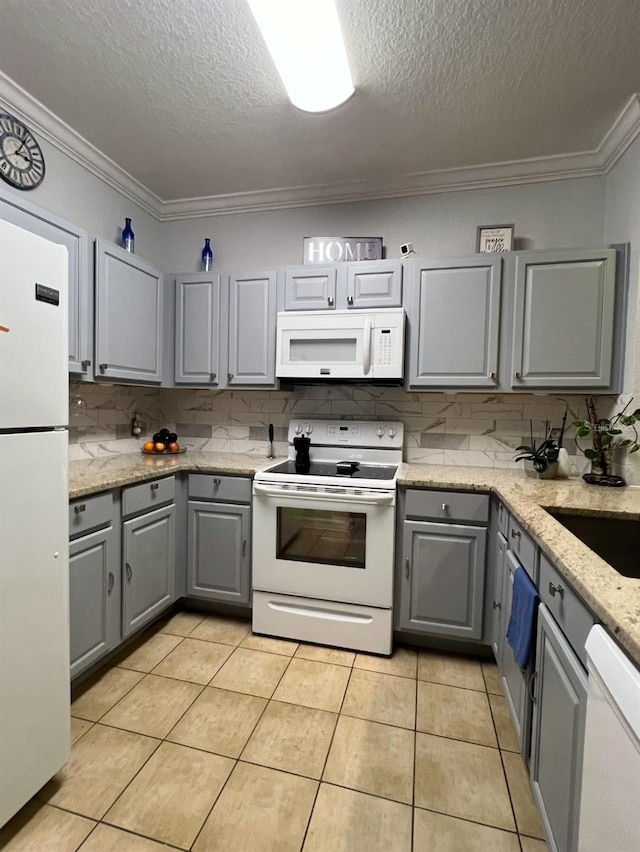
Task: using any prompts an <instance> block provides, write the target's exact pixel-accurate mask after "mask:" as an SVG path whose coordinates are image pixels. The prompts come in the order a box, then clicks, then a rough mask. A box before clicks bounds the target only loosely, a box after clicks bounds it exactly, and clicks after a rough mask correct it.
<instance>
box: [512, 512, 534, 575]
mask: <svg viewBox="0 0 640 852" xmlns="http://www.w3.org/2000/svg"><path fill="white" fill-rule="evenodd" d="M507 540H508V542H509V550H510V551H511V552H512V553H514V554H515V555H516V556H517V558H518V561H519V562H520V564H521V565H522V567H523V568H526V569H527V574H528V575H529V576H530V577H531V579H532V580H533V582H534V583H535V584H536V585H537V583H538V560H537V555H538V548H537V547H536V545H535V542H534V541H533V539H532V538H531V537H530V536H529V535H527V533H526V532H525V531H524V529H523V528H522V527H521V526H520V524H519V523H518V522H517V521H516V519H515V518H512V517H509V535H508V536H507Z"/></svg>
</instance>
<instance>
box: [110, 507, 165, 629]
mask: <svg viewBox="0 0 640 852" xmlns="http://www.w3.org/2000/svg"><path fill="white" fill-rule="evenodd" d="M174 526H175V506H165V507H164V508H162V509H156V510H155V511H153V512H147V514H145V515H141V516H140V517H138V518H133V519H132V520H130V521H125V522H124V524H123V525H122V541H123V551H124V560H123V561H124V566H123V567H124V573H123V577H122V587H123V593H122V635H123V637H126V636H129V634H131V633H133V632H134V631H136V630H137V629H138V628H139V627H142V625H143V624H146V623H147V622H148V621H150V620H151V619H152V618H153V617H154V616H156V615H157V614H158V613H160V612H162V610H163V609H165V608H166V607H167V606H169V604H170V603H171V602H172V601H173V599H174V575H175V557H176V554H175V537H174V536H175V533H174Z"/></svg>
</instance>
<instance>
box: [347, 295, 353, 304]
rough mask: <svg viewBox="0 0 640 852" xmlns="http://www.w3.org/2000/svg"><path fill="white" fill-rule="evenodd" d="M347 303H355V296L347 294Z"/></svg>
mask: <svg viewBox="0 0 640 852" xmlns="http://www.w3.org/2000/svg"><path fill="white" fill-rule="evenodd" d="M347 304H348V305H352V304H353V296H347Z"/></svg>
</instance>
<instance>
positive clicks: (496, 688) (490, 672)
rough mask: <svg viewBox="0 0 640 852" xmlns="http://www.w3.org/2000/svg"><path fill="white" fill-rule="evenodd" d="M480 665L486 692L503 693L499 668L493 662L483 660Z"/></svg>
mask: <svg viewBox="0 0 640 852" xmlns="http://www.w3.org/2000/svg"><path fill="white" fill-rule="evenodd" d="M481 665H482V674H483V676H484V685H485V688H486V690H487V692H491V693H493V694H494V695H504V692H503V690H502V679H501V677H500V669H499V668H498V666H497V665H496V664H495V663H486V662H483V663H482V664H481Z"/></svg>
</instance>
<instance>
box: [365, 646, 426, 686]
mask: <svg viewBox="0 0 640 852" xmlns="http://www.w3.org/2000/svg"><path fill="white" fill-rule="evenodd" d="M417 660H418V652H417V651H415V650H414V649H413V648H396V650H395V651H394V653H393V656H392V657H375V656H373V655H372V654H358V656H357V657H356V661H355V663H354V666H355V668H356V669H366V670H367V671H370V672H380V673H381V674H390V675H398V676H399V677H412V678H413V679H414V680H415V677H416V666H417Z"/></svg>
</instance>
